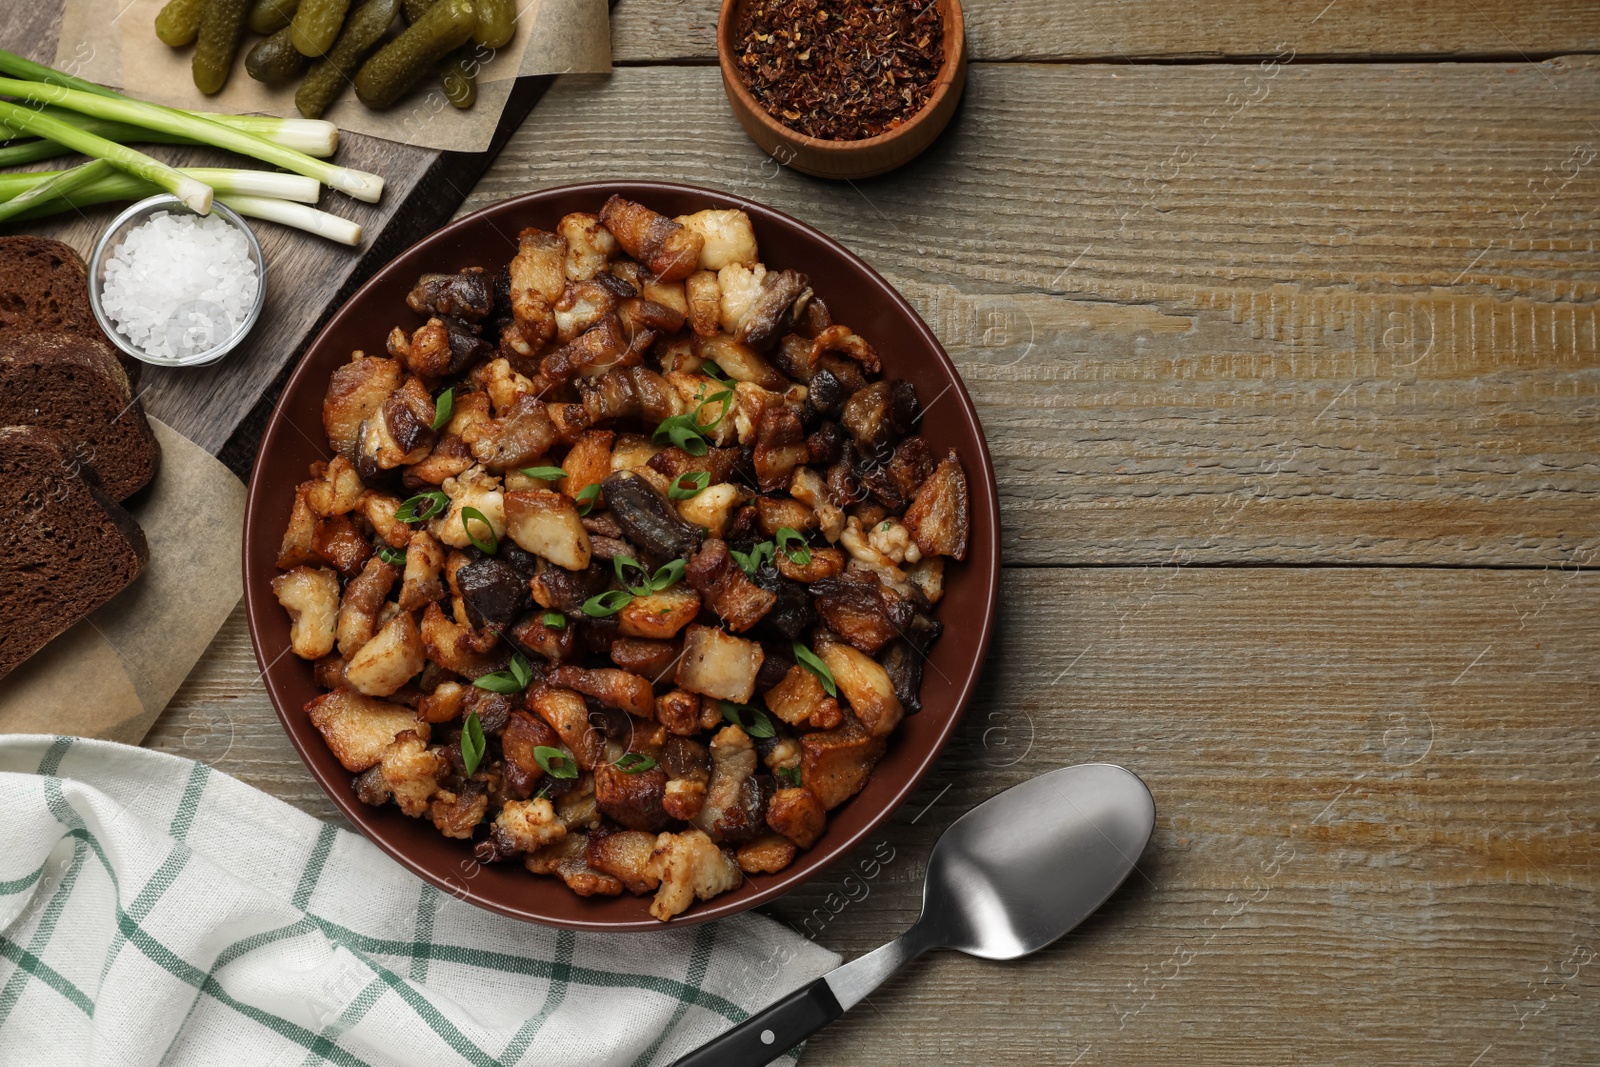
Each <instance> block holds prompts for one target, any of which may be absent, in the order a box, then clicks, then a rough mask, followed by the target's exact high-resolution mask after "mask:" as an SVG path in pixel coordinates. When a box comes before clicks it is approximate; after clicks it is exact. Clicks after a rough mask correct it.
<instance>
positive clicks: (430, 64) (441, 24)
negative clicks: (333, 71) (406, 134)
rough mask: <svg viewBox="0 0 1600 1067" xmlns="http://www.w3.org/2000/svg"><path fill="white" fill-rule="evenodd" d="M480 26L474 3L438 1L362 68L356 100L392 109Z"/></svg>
mask: <svg viewBox="0 0 1600 1067" xmlns="http://www.w3.org/2000/svg"><path fill="white" fill-rule="evenodd" d="M477 25H478V9H477V8H476V7H475V6H473V0H438V3H436V4H434V5H433V6H432V7H430V8H428V10H427V11H425V12H423V15H422V17H421V18H420V19H418V20H417V21H416V22H414V23H412V24H411V27H410V29H408V30H406V32H405V33H402V34H401V35H400V36H399V37H396V38H395V39H394V40H393V41H390V42H389V43H388V44H386V45H384V46H383V48H382V49H380V50H379V51H378V54H377V55H375V56H373V57H372V58H371V59H369V60H367V61H366V62H365V63H363V64H362V65H361V70H360V72H359V73H357V74H356V97H357V98H358V99H359V100H360V101H361V102H362V103H363V104H366V105H367V106H368V107H371V108H385V107H389V106H390V105H392V104H393V103H394V102H395V101H397V100H399V99H400V98H401V97H402V96H404V95H405V93H406V90H407V89H410V88H411V87H412V86H413V85H415V84H416V83H417V80H418V79H419V78H421V77H422V76H423V75H424V74H427V73H428V72H429V71H431V70H433V68H434V66H435V64H437V63H438V62H439V60H440V59H442V58H444V56H445V55H447V54H448V53H450V52H452V51H454V50H455V49H457V48H460V47H461V46H462V45H464V44H466V43H467V40H468V39H469V38H470V37H471V36H472V31H473V30H474V29H475V28H476V27H477Z"/></svg>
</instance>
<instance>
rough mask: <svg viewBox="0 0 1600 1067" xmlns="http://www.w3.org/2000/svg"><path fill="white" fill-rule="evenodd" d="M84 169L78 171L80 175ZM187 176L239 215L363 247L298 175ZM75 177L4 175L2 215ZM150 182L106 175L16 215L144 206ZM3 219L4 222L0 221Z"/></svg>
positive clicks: (193, 172) (315, 187) (190, 170)
mask: <svg viewBox="0 0 1600 1067" xmlns="http://www.w3.org/2000/svg"><path fill="white" fill-rule="evenodd" d="M81 169H83V168H81V167H80V168H74V170H81ZM183 172H184V173H185V174H187V175H188V176H190V177H192V178H196V179H198V180H200V181H204V182H205V183H206V184H207V185H209V186H211V187H212V188H213V189H214V190H215V192H216V200H217V202H218V203H220V204H226V205H227V206H228V207H231V208H233V210H235V211H237V212H238V213H239V214H241V215H245V216H248V217H250V218H255V219H264V220H266V221H268V222H276V223H279V224H281V225H284V226H293V227H294V228H295V229H299V230H304V231H306V232H307V233H312V234H316V235H317V236H319V237H325V238H327V239H328V240H330V241H337V242H339V243H340V244H347V245H359V244H360V243H361V235H362V231H361V226H360V224H359V223H355V222H351V221H350V220H349V219H342V218H340V217H339V216H337V215H332V214H329V213H328V212H326V211H319V210H317V209H316V208H314V207H311V206H310V205H311V204H313V203H315V202H316V200H317V194H318V193H319V192H320V191H321V188H322V186H321V184H320V183H318V182H317V181H315V180H314V179H311V178H306V177H303V176H301V175H298V174H279V173H276V172H274V171H262V170H228V169H224V168H211V167H187V168H184V171H183ZM72 173H74V171H46V172H41V171H35V172H29V173H26V174H0V200H5V198H8V197H9V198H11V199H10V200H6V202H5V203H0V212H4V211H5V209H6V208H7V207H8V206H9V205H10V204H11V203H14V202H15V200H16V199H18V198H20V197H21V196H23V195H26V194H27V193H28V192H29V190H32V189H36V188H39V187H41V186H44V185H48V184H49V183H50V182H51V181H53V180H55V179H56V178H57V177H59V176H60V175H62V174H72ZM159 191H160V190H159V188H158V187H157V186H155V185H153V184H152V183H150V182H147V181H144V180H142V179H140V178H135V177H134V176H132V175H131V174H125V173H123V172H121V171H111V172H108V173H104V174H102V175H100V176H99V177H97V178H95V179H94V180H92V181H88V182H86V183H85V184H84V185H82V186H81V187H78V188H75V189H72V190H70V191H68V192H66V193H64V194H60V193H58V194H57V195H56V196H55V197H54V198H53V199H50V200H49V201H48V202H46V201H45V200H44V198H43V197H42V196H40V197H37V198H36V199H35V200H34V202H33V203H31V204H29V205H28V206H27V208H26V209H24V210H19V211H17V212H15V213H14V214H15V217H18V218H23V219H33V218H41V217H44V216H46V215H54V214H58V213H60V212H63V211H70V210H72V209H73V208H81V207H89V206H91V205H94V204H104V203H110V202H113V201H122V200H142V199H143V198H145V197H147V196H152V195H154V194H155V193H157V192H159ZM0 217H6V216H4V215H0Z"/></svg>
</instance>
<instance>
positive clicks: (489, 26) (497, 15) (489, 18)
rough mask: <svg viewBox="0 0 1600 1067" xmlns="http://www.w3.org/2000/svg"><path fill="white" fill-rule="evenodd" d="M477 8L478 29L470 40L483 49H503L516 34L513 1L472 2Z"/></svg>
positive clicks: (515, 9) (515, 12)
mask: <svg viewBox="0 0 1600 1067" xmlns="http://www.w3.org/2000/svg"><path fill="white" fill-rule="evenodd" d="M473 2H474V3H475V4H477V7H478V28H477V29H476V30H474V31H472V39H473V40H474V41H477V42H478V43H479V44H481V45H483V46H484V47H485V48H504V47H505V46H506V45H508V44H510V43H511V38H512V36H513V35H514V34H515V33H516V32H517V5H516V2H515V0H473Z"/></svg>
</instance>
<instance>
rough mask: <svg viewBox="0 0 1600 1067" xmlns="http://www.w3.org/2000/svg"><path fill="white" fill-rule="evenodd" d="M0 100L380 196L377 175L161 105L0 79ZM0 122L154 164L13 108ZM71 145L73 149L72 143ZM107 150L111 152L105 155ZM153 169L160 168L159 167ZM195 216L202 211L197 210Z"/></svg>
mask: <svg viewBox="0 0 1600 1067" xmlns="http://www.w3.org/2000/svg"><path fill="white" fill-rule="evenodd" d="M0 96H11V97H17V98H19V99H22V100H28V101H31V102H33V103H37V104H56V105H58V106H60V107H64V108H67V109H69V110H71V111H76V112H79V113H81V114H85V115H90V116H93V117H95V118H102V119H111V120H113V121H117V122H128V123H132V124H134V125H137V126H143V127H147V128H149V129H155V130H160V131H163V132H166V133H174V134H179V135H182V136H185V137H192V138H194V139H195V140H197V141H202V142H204V143H205V144H209V145H211V146H213V147H215V148H226V149H228V150H229V151H233V152H238V153H239V154H240V155H246V156H251V157H252V158H255V159H259V160H261V161H262V162H263V163H271V164H273V165H274V166H279V167H282V168H283V169H284V170H291V171H294V172H295V173H296V174H304V175H306V176H307V177H310V178H316V179H317V180H318V181H321V182H323V183H325V184H327V185H331V186H332V187H333V188H335V189H338V190H340V191H341V192H344V193H348V194H349V195H351V196H353V197H355V198H356V199H358V200H365V201H367V202H368V203H376V202H377V200H378V198H379V197H381V196H382V195H383V179H382V178H380V177H378V175H376V174H368V173H366V172H365V171H359V170H353V169H351V168H349V167H339V166H335V165H333V164H331V163H327V162H325V161H323V160H320V159H316V158H314V157H312V156H308V155H306V154H305V153H304V152H297V151H295V150H294V149H291V148H285V147H283V146H282V145H279V144H274V143H273V142H271V141H267V140H264V139H263V138H261V137H258V136H256V135H255V134H251V133H246V132H244V131H243V130H239V129H236V128H234V127H232V126H225V125H223V124H222V123H219V122H213V121H212V120H210V119H205V118H200V117H198V116H196V115H191V114H189V113H188V112H186V111H178V110H175V109H173V108H169V107H162V106H161V105H160V104H147V103H144V102H143V101H139V100H130V99H128V98H126V97H118V96H102V95H99V94H97V93H90V92H84V91H82V90H78V89H67V88H63V87H62V86H60V85H52V84H47V83H44V82H30V81H17V80H16V79H14V78H0ZM0 121H3V122H5V124H6V125H7V126H10V127H12V128H14V129H21V130H23V131H24V132H27V133H33V134H36V135H38V136H40V137H45V138H47V139H49V140H52V141H59V142H61V143H62V144H66V145H69V146H70V147H72V148H74V149H76V150H77V151H79V152H84V153H85V154H86V155H91V156H96V157H99V158H105V159H110V160H111V161H112V162H113V163H116V164H117V165H118V166H120V167H122V168H123V169H124V170H129V171H130V172H132V171H131V168H132V166H134V165H139V166H143V165H144V164H143V163H142V162H140V161H142V160H148V161H149V162H151V163H154V162H155V161H154V160H151V159H150V157H149V156H145V155H143V154H142V153H138V152H135V151H133V150H132V149H130V148H127V147H125V146H123V145H118V144H114V143H113V142H111V141H107V140H105V139H104V138H102V137H94V136H93V135H92V134H85V133H84V132H83V131H81V130H78V129H76V128H74V127H72V126H71V125H69V124H67V123H65V122H61V121H60V120H57V119H54V118H50V117H47V116H41V115H39V114H37V113H35V112H32V111H30V110H29V109H27V108H23V107H19V106H17V105H15V104H9V105H6V108H5V109H4V110H0ZM41 124H43V125H41ZM52 131H53V132H52ZM63 135H64V136H63ZM88 140H92V141H93V142H94V143H95V144H96V148H97V150H90V149H86V148H84V147H82V145H83V144H84V143H87V141H88ZM74 141H76V142H77V143H74ZM107 149H112V150H114V151H112V152H108V151H107ZM157 165H158V166H161V164H157ZM166 169H167V170H169V171H170V170H171V169H172V168H170V167H168V168H166ZM140 177H146V175H144V174H141V175H140ZM158 184H159V183H158ZM208 206H209V205H208ZM195 210H202V209H199V208H196V209H195ZM202 213H203V210H202Z"/></svg>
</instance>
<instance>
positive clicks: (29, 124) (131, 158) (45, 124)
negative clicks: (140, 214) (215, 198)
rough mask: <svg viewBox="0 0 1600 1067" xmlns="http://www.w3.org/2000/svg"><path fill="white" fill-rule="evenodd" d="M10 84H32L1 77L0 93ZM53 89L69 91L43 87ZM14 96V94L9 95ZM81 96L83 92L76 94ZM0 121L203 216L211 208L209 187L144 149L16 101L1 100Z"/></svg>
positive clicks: (5, 90) (63, 91) (60, 90)
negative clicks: (106, 165) (160, 191)
mask: <svg viewBox="0 0 1600 1067" xmlns="http://www.w3.org/2000/svg"><path fill="white" fill-rule="evenodd" d="M9 85H27V86H31V85H33V83H32V82H12V81H9V80H8V79H4V78H0V93H9V92H10V90H9V89H8V88H7V86H9ZM43 88H47V89H50V90H52V91H54V92H60V93H66V92H71V90H68V89H56V88H55V87H54V86H44V87H43ZM11 95H17V94H11ZM76 95H84V94H76ZM0 122H4V123H5V124H6V125H7V126H10V127H12V128H13V129H20V130H24V131H26V132H28V133H33V134H37V135H38V136H40V137H44V138H47V139H49V140H52V141H56V142H58V143H60V144H64V145H67V146H68V147H69V148H71V149H72V150H73V151H75V152H82V153H83V154H84V155H86V156H92V157H94V158H96V159H104V160H106V161H108V162H109V163H111V164H112V165H114V166H116V167H117V168H119V169H120V170H123V171H126V172H127V173H129V174H131V175H133V176H135V177H138V178H143V179H144V180H145V181H147V182H150V183H151V184H153V185H155V186H156V187H157V188H160V189H164V190H165V191H167V192H169V193H171V194H172V195H173V196H176V197H177V198H178V199H179V200H182V201H183V203H184V205H185V206H186V207H188V208H189V209H190V210H191V211H196V212H199V213H200V214H202V215H204V214H206V213H207V212H209V211H210V210H211V186H209V185H207V184H205V183H204V182H201V181H197V180H196V179H194V178H191V177H189V176H188V175H186V174H183V173H182V172H180V171H178V170H176V169H175V168H173V167H169V166H167V165H166V164H165V163H163V162H161V161H160V160H158V159H153V158H151V157H150V156H147V155H145V154H144V153H143V152H140V151H137V150H136V149H132V148H129V147H128V146H126V145H120V144H117V143H116V142H115V141H108V140H106V139H105V138H104V137H99V136H97V135H95V134H92V133H89V132H88V131H86V130H80V129H78V128H77V127H76V126H73V125H72V124H71V123H69V122H63V121H62V120H60V119H58V118H55V117H54V116H51V115H45V114H41V113H40V112H38V111H35V110H33V109H31V108H26V107H22V106H20V105H18V104H11V103H6V102H4V101H0Z"/></svg>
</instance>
